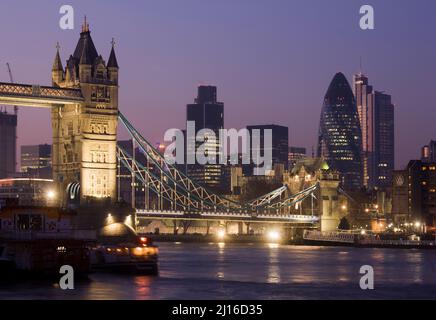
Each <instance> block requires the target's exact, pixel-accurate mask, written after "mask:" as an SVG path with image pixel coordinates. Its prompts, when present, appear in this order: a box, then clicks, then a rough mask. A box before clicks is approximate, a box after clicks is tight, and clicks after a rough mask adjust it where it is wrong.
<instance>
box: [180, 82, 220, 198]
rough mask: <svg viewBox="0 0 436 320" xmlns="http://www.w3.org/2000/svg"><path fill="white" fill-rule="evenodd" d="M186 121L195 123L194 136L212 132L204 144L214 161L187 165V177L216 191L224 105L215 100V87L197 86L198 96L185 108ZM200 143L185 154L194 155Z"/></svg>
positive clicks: (217, 188) (218, 180) (218, 185)
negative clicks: (204, 130)
mask: <svg viewBox="0 0 436 320" xmlns="http://www.w3.org/2000/svg"><path fill="white" fill-rule="evenodd" d="M186 120H187V121H192V122H195V134H197V133H198V132H199V131H200V130H203V129H209V130H212V131H213V133H214V136H213V135H212V136H206V137H205V141H206V142H205V143H206V144H207V145H208V151H209V154H208V155H209V156H212V157H214V158H215V159H216V161H215V162H216V163H215V164H210V163H209V164H204V165H202V164H189V165H187V173H188V176H190V177H191V178H193V179H194V180H196V181H197V182H199V183H200V184H202V185H204V186H206V187H209V188H211V189H214V191H217V190H219V189H221V175H222V166H221V165H220V164H219V150H220V144H219V141H218V140H217V139H219V130H220V129H223V128H224V103H222V102H218V100H217V88H216V87H215V86H199V87H198V94H197V98H196V99H195V102H194V103H193V104H188V105H187V108H186ZM200 145H201V143H199V142H196V143H195V150H191V149H189V147H188V149H187V151H186V153H187V155H189V154H194V156H195V153H196V151H197V149H198V148H199V146H200Z"/></svg>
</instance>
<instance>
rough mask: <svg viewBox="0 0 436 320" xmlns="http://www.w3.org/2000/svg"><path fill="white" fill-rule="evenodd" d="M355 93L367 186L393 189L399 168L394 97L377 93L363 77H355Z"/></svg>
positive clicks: (365, 183)
mask: <svg viewBox="0 0 436 320" xmlns="http://www.w3.org/2000/svg"><path fill="white" fill-rule="evenodd" d="M354 93H355V96H356V103H357V110H358V114H359V118H360V127H361V130H362V152H363V153H362V162H363V185H364V186H365V187H367V188H369V189H374V188H381V189H386V188H390V187H391V186H392V172H393V170H394V168H395V154H394V152H395V139H394V105H393V104H392V102H391V96H390V95H387V94H385V93H383V92H379V91H375V90H373V87H372V86H370V85H369V84H368V78H367V77H366V76H365V75H363V74H362V73H359V74H357V75H355V76H354Z"/></svg>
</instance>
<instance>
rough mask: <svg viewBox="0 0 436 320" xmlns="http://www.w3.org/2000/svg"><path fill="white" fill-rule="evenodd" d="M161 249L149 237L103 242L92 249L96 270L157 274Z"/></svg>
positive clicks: (92, 263) (92, 264)
mask: <svg viewBox="0 0 436 320" xmlns="http://www.w3.org/2000/svg"><path fill="white" fill-rule="evenodd" d="M158 255H159V249H158V247H157V246H155V245H154V244H153V242H152V240H151V239H150V238H148V237H140V236H137V237H136V238H134V239H133V240H129V241H128V242H121V243H111V242H106V243H105V242H101V243H99V244H98V245H97V246H96V247H95V248H92V250H91V267H92V269H93V270H94V271H109V272H134V273H139V274H151V275H157V274H158V273H159V268H158Z"/></svg>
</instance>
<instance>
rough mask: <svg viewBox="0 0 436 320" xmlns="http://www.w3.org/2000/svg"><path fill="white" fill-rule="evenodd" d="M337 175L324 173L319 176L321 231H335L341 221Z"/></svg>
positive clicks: (335, 173) (338, 179)
mask: <svg viewBox="0 0 436 320" xmlns="http://www.w3.org/2000/svg"><path fill="white" fill-rule="evenodd" d="M339 182H340V178H339V173H337V172H325V173H322V174H321V178H320V181H319V184H320V216H321V231H323V232H330V231H336V230H337V229H338V226H339V222H340V219H341V212H340V209H339V201H338V200H339V192H338V187H339Z"/></svg>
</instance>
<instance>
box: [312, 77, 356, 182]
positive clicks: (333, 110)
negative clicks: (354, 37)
mask: <svg viewBox="0 0 436 320" xmlns="http://www.w3.org/2000/svg"><path fill="white" fill-rule="evenodd" d="M361 150H362V133H361V130H360V123H359V116H358V113H357V108H356V102H355V99H354V95H353V92H352V91H351V88H350V85H349V83H348V81H347V79H346V78H345V76H344V75H343V74H342V73H337V74H336V75H335V76H334V78H333V80H332V82H331V83H330V86H329V88H328V90H327V93H326V95H325V97H324V104H323V107H322V111H321V119H320V126H319V138H318V156H319V157H323V158H324V159H325V160H326V161H327V163H328V164H329V166H330V167H331V168H332V169H334V170H337V171H339V173H340V174H341V182H342V186H343V187H344V188H345V189H359V188H360V187H361V186H362V172H361V171H362V162H361Z"/></svg>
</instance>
